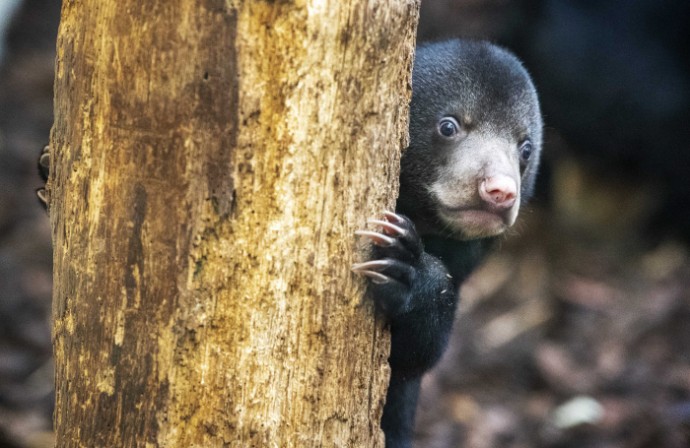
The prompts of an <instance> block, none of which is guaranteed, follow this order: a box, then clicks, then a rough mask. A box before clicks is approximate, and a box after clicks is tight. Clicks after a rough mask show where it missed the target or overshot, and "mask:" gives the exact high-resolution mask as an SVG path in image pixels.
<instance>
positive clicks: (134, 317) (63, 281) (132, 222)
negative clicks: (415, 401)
mask: <svg viewBox="0 0 690 448" xmlns="http://www.w3.org/2000/svg"><path fill="white" fill-rule="evenodd" d="M416 20H417V4H416V1H415V0H406V1H402V2H401V1H394V0H391V1H378V2H369V1H366V0H354V1H351V2H337V1H318V0H313V1H295V2H289V1H249V0H248V1H230V0H228V1H225V2H224V1H216V0H201V1H198V2H188V1H184V0H147V1H141V0H118V1H104V0H81V1H79V0H64V1H63V11H62V23H61V27H60V32H59V38H58V57H57V69H56V71H57V72H56V102H55V125H54V128H53V133H52V137H51V138H52V146H53V157H52V166H51V169H52V173H51V179H50V181H49V192H50V193H51V201H50V202H51V204H50V205H51V222H52V228H53V238H54V247H55V253H54V270H55V288H54V297H53V298H54V309H53V315H54V344H55V355H56V369H57V370H56V372H57V373H56V375H57V378H56V382H57V405H56V411H55V425H56V431H57V438H58V446H85V447H94V446H104V447H106V446H170V447H172V446H181V447H191V446H199V447H201V446H203V447H210V446H233V447H251V446H254V447H317V446H337V447H346V446H351V447H372V446H382V443H383V436H382V434H381V432H380V430H379V426H378V424H379V423H378V422H379V419H380V416H381V412H382V407H383V397H384V396H385V386H386V383H387V379H388V368H387V364H386V357H387V351H388V348H387V346H388V344H387V341H388V337H387V335H386V332H385V330H384V327H383V325H382V322H381V321H380V320H376V319H375V318H374V314H373V311H372V307H371V305H370V304H369V303H368V302H367V301H365V300H363V292H364V288H363V282H362V281H360V280H359V279H358V278H355V277H354V276H353V275H352V274H351V273H350V265H351V263H352V262H353V261H356V259H357V258H358V252H357V246H356V244H355V240H354V238H353V232H354V230H356V229H357V228H360V227H361V226H363V225H364V223H365V220H366V218H367V217H370V216H372V215H374V214H376V213H377V212H378V211H380V210H381V209H384V208H390V207H392V206H393V204H394V197H395V195H396V193H397V176H398V158H399V153H400V150H401V148H403V147H404V146H405V140H406V130H407V103H408V97H409V94H410V86H409V71H410V66H411V57H412V48H413V34H414V28H415V26H416Z"/></svg>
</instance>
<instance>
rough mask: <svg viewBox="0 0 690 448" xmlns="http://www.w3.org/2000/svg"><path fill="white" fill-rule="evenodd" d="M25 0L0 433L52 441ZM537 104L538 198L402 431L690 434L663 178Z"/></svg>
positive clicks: (631, 446)
mask: <svg viewBox="0 0 690 448" xmlns="http://www.w3.org/2000/svg"><path fill="white" fill-rule="evenodd" d="M0 1H1V0H0ZM518 3H519V4H522V3H524V2H515V1H514V2H510V1H507V2H506V1H503V2H502V1H497V0H484V1H482V0H474V1H471V0H463V1H460V2H458V4H462V5H464V6H465V7H468V8H470V9H465V10H462V11H461V12H462V14H464V15H463V17H464V18H465V21H464V22H462V26H463V27H464V29H467V30H469V31H468V32H469V33H470V34H473V35H485V34H487V35H489V36H494V35H496V33H500V32H501V30H504V29H507V28H511V27H512V28H514V27H515V20H511V19H510V18H511V17H515V14H516V13H515V11H516V8H518V6H517V5H516V4H518ZM436 4H437V5H438V4H442V5H441V6H443V5H445V7H446V8H449V6H448V5H450V4H452V2H450V3H449V2H436ZM24 7H25V9H24V10H23V11H22V12H20V14H19V15H18V16H17V18H16V20H15V25H14V27H13V28H11V29H10V33H9V35H8V47H7V50H8V51H7V53H6V56H5V59H4V60H3V61H2V62H1V63H0V64H1V65H0V448H3V447H16V448H29V447H32V448H38V447H48V446H52V443H53V441H52V433H51V431H50V428H51V414H52V406H53V405H52V394H53V378H52V369H53V365H52V360H51V342H50V327H49V319H50V294H51V249H50V232H49V227H48V219H47V217H46V215H45V213H44V212H43V211H42V210H41V208H40V207H39V205H38V202H37V200H36V199H35V195H34V190H35V189H36V188H37V187H38V186H39V179H38V176H37V170H36V157H37V155H38V153H39V151H40V149H41V147H42V146H43V145H44V144H45V142H46V141H47V139H48V133H49V129H50V125H51V123H52V77H53V72H52V69H53V60H54V46H55V42H54V39H55V34H56V30H57V19H58V15H59V2H56V1H53V0H26V1H25V5H24ZM501 8H504V9H506V8H507V10H508V11H507V12H506V11H504V10H503V9H501ZM427 9H428V8H427ZM425 11H426V10H425V9H423V12H424V13H425V14H427V15H428V16H427V17H432V16H431V12H430V11H426V12H425ZM432 12H433V11H432ZM441 13H443V11H441ZM456 13H457V11H456ZM430 22H433V20H432V19H430V18H427V19H425V21H424V22H423V24H422V26H420V32H423V33H427V34H429V33H431V31H429V30H430V27H431V25H429V23H430ZM512 28H511V29H512ZM431 34H433V33H431ZM563 107H567V104H564V105H563ZM545 116H546V122H547V126H548V130H547V135H546V145H545V159H546V160H545V168H544V175H543V176H542V178H541V179H540V191H539V194H538V197H537V198H536V200H535V201H534V202H533V203H532V204H530V205H529V206H528V207H526V208H525V209H524V210H523V211H522V212H521V218H520V221H519V223H518V224H517V225H516V227H515V229H514V230H513V231H511V232H510V234H509V235H507V236H506V238H505V239H504V240H503V241H501V243H500V244H499V245H498V246H499V247H497V250H496V252H495V253H494V254H493V255H492V256H491V257H490V258H489V259H488V260H487V261H486V262H485V263H484V264H483V266H482V267H481V268H480V269H479V270H478V271H477V272H476V273H475V275H474V276H473V277H472V278H471V279H470V280H469V281H468V282H467V283H466V284H465V285H464V286H463V288H462V291H461V296H462V302H461V306H460V309H459V310H458V316H457V321H456V324H455V329H454V334H453V337H452V341H451V344H450V347H449V349H448V351H447V353H446V355H445V356H444V358H443V360H442V362H441V363H440V365H439V366H438V367H437V368H436V369H434V370H433V371H432V372H431V373H429V374H428V375H427V376H426V377H425V379H424V382H423V394H422V397H421V402H420V410H419V415H418V422H417V438H416V446H418V447H425V448H426V447H428V448H441V447H444V448H451V447H468V448H500V447H511V448H521V447H525V448H531V447H551V448H566V447H573V448H575V447H577V448H588V447H596V448H643V447H645V448H675V447H686V446H690V349H688V347H690V292H689V291H690V288H689V286H690V251H689V250H688V247H687V245H686V244H684V243H683V242H682V240H681V239H678V238H676V237H674V236H672V235H673V234H672V233H669V234H663V235H655V236H654V238H651V237H650V235H649V232H648V228H647V225H646V224H647V223H648V222H649V220H650V219H651V218H650V217H651V216H653V215H654V213H655V212H656V211H657V208H658V207H657V204H659V203H660V202H661V201H662V195H663V194H664V192H663V191H664V190H663V189H660V188H659V186H658V185H657V184H655V183H654V182H651V181H650V182H638V181H637V179H635V178H634V177H632V178H630V177H629V178H628V180H627V181H626V180H622V179H624V177H618V176H616V177H614V176H606V175H604V176H602V175H601V173H599V174H595V171H594V170H591V169H590V168H589V167H588V165H586V164H585V163H583V162H582V161H581V160H579V158H578V157H577V154H578V150H577V147H576V145H575V144H574V143H573V141H574V140H573V139H572V138H570V139H568V141H567V142H566V139H565V138H564V137H563V133H562V132H561V130H560V129H559V128H557V127H556V126H554V123H553V122H550V119H549V116H550V114H545ZM552 116H553V115H552ZM575 142H577V140H575ZM683 150H684V151H686V152H690V148H688V147H687V145H686V146H685V147H684V148H683Z"/></svg>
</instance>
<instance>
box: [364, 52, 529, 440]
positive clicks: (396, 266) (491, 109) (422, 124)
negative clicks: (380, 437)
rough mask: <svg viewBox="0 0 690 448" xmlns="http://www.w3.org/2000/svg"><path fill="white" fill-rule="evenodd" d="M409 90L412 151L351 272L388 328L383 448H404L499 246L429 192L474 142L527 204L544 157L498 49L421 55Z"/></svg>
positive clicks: (525, 92) (521, 75) (524, 100)
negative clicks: (457, 318) (463, 290)
mask: <svg viewBox="0 0 690 448" xmlns="http://www.w3.org/2000/svg"><path fill="white" fill-rule="evenodd" d="M412 91H413V97H412V102H411V105H410V146H409V147H408V148H407V149H406V151H405V153H404V154H403V158H402V161H401V178H400V183H401V188H400V197H399V199H398V203H397V209H396V214H392V213H388V214H386V219H385V221H383V220H381V221H374V223H375V224H377V225H379V226H381V227H382V230H381V231H380V232H370V231H365V232H360V234H362V235H364V236H368V237H369V238H371V240H372V243H373V244H372V254H371V257H372V259H373V260H374V261H371V262H367V263H362V264H361V265H356V266H355V267H354V268H353V269H354V270H355V272H359V273H362V274H364V275H367V276H368V277H370V278H371V279H372V281H371V282H370V288H369V289H370V294H371V295H372V296H373V298H374V300H375V303H376V305H377V307H378V309H379V310H380V311H381V312H382V313H383V314H384V315H385V316H386V317H387V318H388V319H389V322H390V328H391V344H392V345H391V355H390V359H389V362H390V365H391V381H390V387H389V389H388V394H387V399H386V406H385V409H384V414H383V420H382V424H381V426H382V428H383V430H384V432H385V434H386V447H387V448H405V447H409V446H411V440H412V432H413V424H414V414H415V408H416V403H417V396H418V393H419V384H420V379H421V376H422V375H423V374H424V372H426V371H427V370H428V369H430V368H431V367H432V366H433V365H434V364H435V363H436V362H437V361H438V360H439V358H440V357H441V355H442V354H443V351H444V350H445V347H446V344H447V341H448V337H449V334H450V330H451V327H452V324H453V319H454V315H455V310H456V306H457V301H458V299H457V291H458V288H459V286H460V285H461V284H462V282H463V281H464V280H465V279H466V278H467V276H468V275H469V274H470V273H471V272H472V270H473V269H474V268H475V267H476V266H477V265H478V264H479V263H480V262H481V260H482V259H483V257H484V256H485V255H486V253H487V252H488V251H489V250H490V248H491V246H492V242H493V240H494V239H495V237H496V235H490V236H487V237H484V236H480V237H477V238H475V237H471V236H470V237H468V235H467V234H466V233H465V232H464V229H463V228H462V226H461V225H457V226H454V223H452V222H449V221H448V218H447V217H446V218H443V217H441V216H440V212H439V208H440V207H441V206H440V205H439V200H438V199H437V197H436V196H435V194H434V193H433V191H432V187H433V186H434V185H437V184H438V179H439V178H440V177H441V174H444V175H446V176H449V175H451V176H452V175H453V173H454V169H455V165H453V162H452V157H453V154H454V152H457V151H467V150H469V149H470V148H468V147H467V145H468V144H470V143H471V142H479V143H480V144H484V143H483V142H491V141H494V140H492V139H501V140H500V141H505V142H508V143H506V147H507V148H510V149H508V151H513V150H514V151H515V154H508V155H507V156H506V157H508V158H509V159H510V160H511V163H512V164H513V165H515V169H516V171H515V172H516V173H518V174H517V175H516V177H518V179H517V183H518V184H519V192H520V193H519V195H520V197H519V201H521V202H524V201H525V200H526V199H527V198H529V196H530V195H531V193H532V189H533V186H534V180H535V175H536V171H537V167H538V163H539V155H540V154H539V153H540V150H541V134H542V121H541V117H540V112H539V104H538V101H537V97H536V93H535V90H534V87H533V85H532V83H531V81H530V78H529V76H528V75H527V73H526V71H525V70H524V68H523V67H522V65H521V64H520V62H519V61H518V60H517V59H516V58H515V57H514V56H513V55H512V54H509V53H508V52H506V51H504V50H502V49H500V48H498V47H495V46H492V45H490V44H487V43H481V42H468V41H460V40H453V41H448V42H442V43H436V44H431V45H426V46H422V47H421V48H419V49H418V50H417V55H416V60H415V66H414V71H413V82H412ZM448 116H451V117H454V118H455V119H456V120H457V121H458V122H459V123H462V125H461V126H462V128H463V129H462V131H461V134H459V136H458V137H453V138H451V139H448V138H444V137H443V136H442V135H441V136H440V135H439V126H438V123H439V120H440V119H442V118H443V117H448ZM525 139H530V140H531V143H532V155H531V156H530V157H529V159H528V161H527V162H526V163H524V164H522V166H520V167H517V166H516V164H520V163H521V162H520V159H519V157H517V152H518V147H519V144H520V142H523V141H525ZM482 169H483V168H482ZM487 170H488V168H487ZM480 171H481V170H480ZM466 175H467V174H463V176H466ZM472 176H475V177H476V182H475V180H474V179H472V180H471V182H470V183H469V184H470V185H476V184H477V183H479V182H481V177H482V176H483V174H481V173H478V172H477V173H474V174H472ZM462 180H463V179H459V180H458V182H460V181H462ZM438 188H440V187H438ZM444 188H445V187H444ZM476 198H477V195H476V194H475V192H470V193H468V199H467V201H468V203H469V204H470V205H471V206H475V205H477V204H478V202H477V201H478V200H477V199H476ZM455 205H457V204H455ZM461 205H462V204H461ZM510 224H512V222H511V223H510Z"/></svg>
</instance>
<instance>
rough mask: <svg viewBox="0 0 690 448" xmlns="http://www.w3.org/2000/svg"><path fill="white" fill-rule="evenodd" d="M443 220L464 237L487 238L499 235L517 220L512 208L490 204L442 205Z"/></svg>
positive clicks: (439, 213) (440, 213)
mask: <svg viewBox="0 0 690 448" xmlns="http://www.w3.org/2000/svg"><path fill="white" fill-rule="evenodd" d="M438 215H439V217H440V218H441V220H442V221H443V222H444V223H445V224H446V225H447V226H449V227H450V228H452V229H453V230H454V231H456V232H458V233H459V234H460V236H461V237H462V238H463V239H474V238H485V237H490V236H496V235H499V234H501V233H503V232H505V231H506V229H508V227H510V226H511V225H513V222H515V218H514V216H515V215H516V213H515V211H514V210H513V209H512V208H509V209H505V208H498V207H491V206H490V205H489V204H482V205H478V206H462V207H445V206H444V207H441V208H440V209H439V210H438Z"/></svg>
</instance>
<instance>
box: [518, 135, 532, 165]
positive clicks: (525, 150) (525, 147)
mask: <svg viewBox="0 0 690 448" xmlns="http://www.w3.org/2000/svg"><path fill="white" fill-rule="evenodd" d="M519 151H520V160H521V161H522V163H527V161H528V160H529V157H530V156H531V155H532V142H531V141H530V140H529V139H527V140H525V141H524V142H522V144H521V145H520V149H519Z"/></svg>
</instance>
